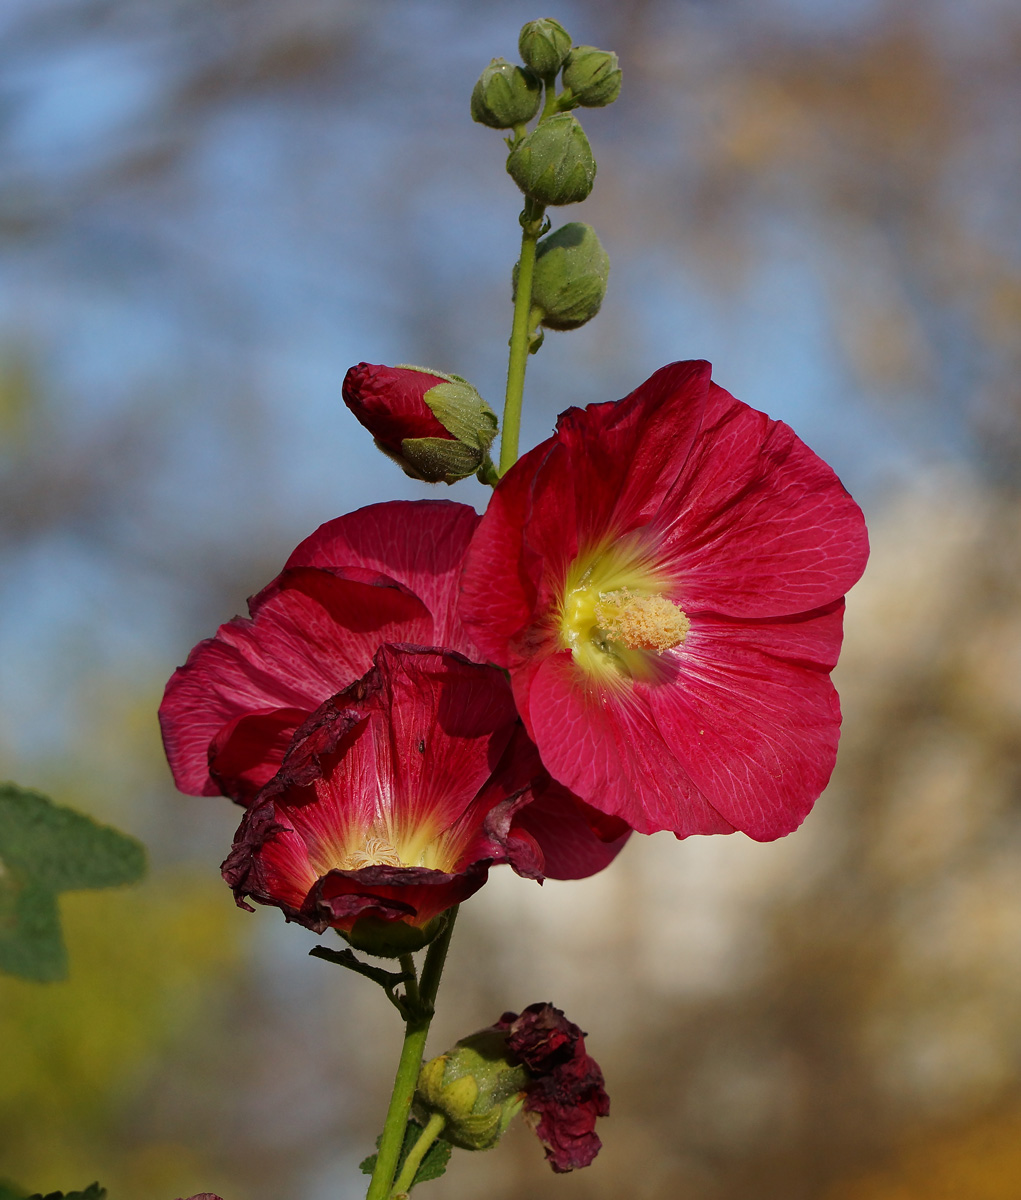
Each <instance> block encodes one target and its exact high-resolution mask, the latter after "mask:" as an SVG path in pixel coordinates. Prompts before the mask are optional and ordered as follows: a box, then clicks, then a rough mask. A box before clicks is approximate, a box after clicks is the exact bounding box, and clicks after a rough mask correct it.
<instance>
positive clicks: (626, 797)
mask: <svg viewBox="0 0 1021 1200" xmlns="http://www.w3.org/2000/svg"><path fill="white" fill-rule="evenodd" d="M527 705H528V712H529V715H530V717H531V724H532V728H533V736H534V738H535V741H536V745H537V746H538V747H539V753H540V754H541V755H542V761H543V762H544V763H545V765H546V767H547V768H548V769H549V772H550V774H551V775H552V776H553V777H554V779H557V780H559V781H560V782H561V783H562V784H564V785H565V786H566V787H568V788H570V789H571V791H573V792H575V793H576V794H577V795H579V796H580V797H582V798H583V799H584V800H586V801H587V802H588V803H589V804H591V805H593V807H595V808H598V809H601V810H602V811H603V812H606V813H611V814H613V815H615V816H618V817H620V818H622V819H623V820H624V821H626V822H627V824H628V825H630V826H631V827H632V829H635V830H637V831H638V832H639V833H654V832H656V830H658V829H672V830H673V831H674V832H675V833H676V834H677V836H678V837H688V836H689V835H690V834H693V833H732V832H733V828H734V827H733V826H732V825H731V824H730V823H729V822H727V821H726V820H724V819H723V817H722V816H721V815H720V814H719V813H718V812H717V811H716V809H715V808H714V807H713V805H712V804H711V803H710V801H709V799H708V797H706V796H705V795H704V794H703V793H702V791H701V789H700V788H699V787H698V785H697V784H696V783H695V781H694V780H693V778H692V776H691V775H690V774H689V772H688V770H687V769H686V767H685V764H684V763H682V762H681V761H680V760H679V759H678V757H677V756H676V755H675V753H674V752H673V751H672V750H671V748H669V747H668V746H667V745H666V744H665V743H664V741H663V738H662V735H661V734H660V732H659V728H658V726H657V724H656V721H655V717H654V715H653V713H652V711H651V709H650V708H649V706H648V705H647V704H645V703H642V702H641V701H640V700H639V699H638V698H637V697H635V696H633V695H631V694H629V693H628V692H622V691H618V690H616V689H614V690H610V689H607V688H605V687H603V686H602V685H596V684H592V683H591V681H590V680H589V678H588V677H587V676H586V675H584V674H583V673H582V671H581V670H580V669H579V668H578V667H577V666H576V665H575V663H574V659H573V658H572V656H571V655H570V653H569V652H567V651H564V652H562V653H560V654H557V655H554V656H553V657H552V658H547V659H546V660H545V662H543V663H542V665H541V666H540V667H539V669H538V671H537V672H536V674H535V677H534V679H533V681H532V686H531V689H530V690H529V692H528V697H527Z"/></svg>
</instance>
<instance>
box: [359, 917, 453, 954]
mask: <svg viewBox="0 0 1021 1200" xmlns="http://www.w3.org/2000/svg"><path fill="white" fill-rule="evenodd" d="M446 924H447V915H446V913H441V914H440V915H439V916H438V917H433V919H432V920H431V921H429V922H428V923H427V924H425V925H409V924H408V923H407V921H384V920H382V919H381V918H380V917H368V916H366V917H359V918H358V920H357V921H355V923H354V925H353V926H352V927H351V928H350V929H348V930H343V931H341V932H340V935H341V937H342V938H343V939H344V940H345V941H346V942H348V943H349V944H350V945H351V946H353V947H354V948H355V949H356V950H361V952H362V953H363V954H371V955H373V956H374V957H375V958H400V956H401V955H402V954H414V952H415V951H416V950H421V949H422V947H423V946H427V945H428V944H429V943H430V942H432V941H434V940H435V939H436V938H437V937H438V936H439V935H440V934H441V933H442V932H443V930H444V928H445V927H446Z"/></svg>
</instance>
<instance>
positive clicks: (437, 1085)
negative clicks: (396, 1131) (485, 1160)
mask: <svg viewBox="0 0 1021 1200" xmlns="http://www.w3.org/2000/svg"><path fill="white" fill-rule="evenodd" d="M512 1057H513V1056H512V1055H510V1054H509V1052H508V1050H507V1034H506V1033H505V1032H504V1031H502V1030H499V1029H492V1028H491V1029H483V1030H481V1031H480V1032H478V1033H473V1034H472V1035H471V1036H470V1037H466V1038H462V1039H461V1041H459V1042H458V1043H457V1044H456V1045H455V1046H454V1048H453V1049H452V1050H451V1051H449V1052H448V1053H447V1054H441V1055H440V1056H439V1057H438V1058H434V1059H431V1060H430V1061H429V1062H427V1063H426V1064H425V1066H424V1067H423V1068H422V1071H421V1073H420V1075H419V1077H418V1091H417V1093H416V1097H415V1098H416V1101H417V1102H418V1104H419V1105H420V1107H422V1108H424V1109H425V1110H426V1111H427V1112H429V1113H434V1112H436V1113H442V1115H443V1116H444V1117H445V1118H446V1125H445V1126H444V1127H443V1137H444V1138H445V1139H446V1140H447V1141H448V1142H450V1143H451V1144H452V1145H454V1146H460V1147H461V1148H462V1149H464V1150H488V1149H490V1147H492V1146H495V1145H496V1143H497V1142H498V1141H499V1140H500V1138H501V1137H502V1136H503V1134H504V1132H505V1131H506V1129H507V1126H508V1125H509V1124H510V1122H511V1120H512V1119H513V1118H514V1116H515V1115H516V1114H517V1112H518V1111H519V1110H520V1108H521V1105H522V1102H523V1097H524V1091H525V1088H526V1087H527V1086H528V1084H529V1082H530V1079H531V1077H530V1075H529V1073H528V1071H527V1070H526V1069H525V1067H524V1066H522V1065H520V1064H512V1063H511V1062H510V1061H509V1059H510V1058H512Z"/></svg>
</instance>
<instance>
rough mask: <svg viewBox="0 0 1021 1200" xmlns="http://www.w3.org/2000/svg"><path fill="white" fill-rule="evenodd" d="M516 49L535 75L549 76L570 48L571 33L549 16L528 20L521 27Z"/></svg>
mask: <svg viewBox="0 0 1021 1200" xmlns="http://www.w3.org/2000/svg"><path fill="white" fill-rule="evenodd" d="M518 50H519V51H520V52H521V57H522V58H523V59H524V61H525V62H526V63H527V64H528V66H530V67H531V68H532V70H533V71H534V72H535V73H536V75H540V76H542V77H543V78H549V76H551V75H556V73H557V72H558V71H559V70H560V68H561V67H562V66H563V65H564V60H565V59H566V58H567V55H568V54H569V53H570V50H571V35H570V34H569V33H568V32H567V30H566V29H565V28H564V27H563V25H561V24H560V22H559V21H554V20H553V19H552V18H550V17H545V18H543V19H542V20H539V21H529V22H528V23H527V24H525V25H523V26H522V28H521V34H520V36H519V37H518Z"/></svg>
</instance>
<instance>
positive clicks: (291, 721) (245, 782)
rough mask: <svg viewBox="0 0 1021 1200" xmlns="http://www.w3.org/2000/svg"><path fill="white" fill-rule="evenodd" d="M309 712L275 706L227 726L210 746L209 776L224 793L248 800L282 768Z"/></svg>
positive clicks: (241, 800) (241, 799) (242, 800)
mask: <svg viewBox="0 0 1021 1200" xmlns="http://www.w3.org/2000/svg"><path fill="white" fill-rule="evenodd" d="M307 716H308V713H307V712H306V711H305V710H304V709H300V708H275V709H272V710H271V711H270V712H264V713H251V714H248V715H246V716H243V717H238V718H237V719H236V720H234V721H232V722H231V723H230V724H229V725H225V726H224V727H223V728H222V729H221V730H220V731H219V733H218V734H217V735H216V737H215V738H214V739H213V741H212V743H211V744H210V747H209V775H210V778H211V779H213V780H215V781H216V784H217V786H218V787H219V789H220V791H221V792H222V793H223V794H224V795H225V796H232V797H234V798H235V799H237V800H239V801H240V802H241V803H248V802H249V801H251V800H252V799H253V797H254V796H255V794H256V792H258V791H259V789H260V788H262V787H265V785H266V784H267V783H269V781H270V780H271V779H272V778H273V776H274V775H275V774H276V773H277V771H278V770H279V769H280V764H281V763H282V762H283V761H284V754H285V753H286V752H287V747H288V746H289V745H290V743H291V738H292V737H293V735H294V731H295V730H296V729H297V728H298V726H299V725H300V724H301V723H302V721H304V720H305V718H306V717H307Z"/></svg>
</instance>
